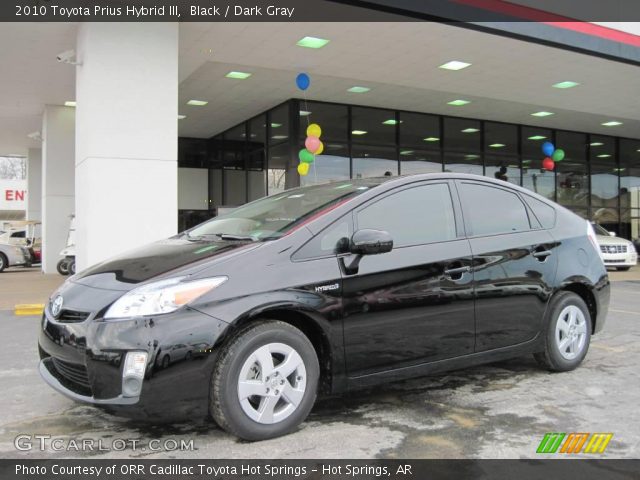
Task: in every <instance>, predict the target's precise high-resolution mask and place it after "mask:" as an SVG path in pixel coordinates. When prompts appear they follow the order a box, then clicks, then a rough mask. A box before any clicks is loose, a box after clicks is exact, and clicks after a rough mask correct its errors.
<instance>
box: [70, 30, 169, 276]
mask: <svg viewBox="0 0 640 480" xmlns="http://www.w3.org/2000/svg"><path fill="white" fill-rule="evenodd" d="M76 51H77V58H78V60H79V61H80V62H82V65H81V66H79V67H77V69H76V102H77V131H76V137H77V141H76V152H77V155H76V179H77V191H76V194H77V199H76V207H77V212H76V213H77V216H76V220H77V221H76V243H77V246H78V250H77V251H78V253H77V262H78V269H79V270H82V269H83V268H86V267H88V266H90V265H93V264H95V263H98V262H100V261H103V260H105V259H107V258H109V257H113V256H115V255H118V254H120V253H122V252H124V251H127V250H130V249H133V248H136V247H138V246H142V245H145V244H148V243H150V242H152V241H154V240H158V239H162V238H166V237H168V236H171V235H173V234H175V233H176V231H177V222H176V217H177V210H178V192H177V188H178V178H177V176H178V168H177V155H178V118H177V117H178V24H177V23H151V22H149V23H106V22H105V23H100V22H95V23H82V24H81V25H80V28H79V31H78V41H77V47H76Z"/></svg>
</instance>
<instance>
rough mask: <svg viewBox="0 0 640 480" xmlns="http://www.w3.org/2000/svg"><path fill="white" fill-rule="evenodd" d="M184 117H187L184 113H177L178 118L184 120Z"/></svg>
mask: <svg viewBox="0 0 640 480" xmlns="http://www.w3.org/2000/svg"><path fill="white" fill-rule="evenodd" d="M185 118H187V116H186V115H178V120H184V119H185Z"/></svg>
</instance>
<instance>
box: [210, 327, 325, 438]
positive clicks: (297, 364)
mask: <svg viewBox="0 0 640 480" xmlns="http://www.w3.org/2000/svg"><path fill="white" fill-rule="evenodd" d="M319 375H320V367H319V365H318V357H317V355H316V352H315V349H314V348H313V345H312V344H311V342H310V341H309V339H308V338H307V337H306V336H305V335H304V333H302V332H301V331H300V330H298V329H297V328H295V327H293V326H291V325H289V324H287V323H284V322H281V321H277V320H266V321H261V322H257V323H255V324H252V325H251V326H249V327H248V328H246V329H244V330H242V331H241V332H239V333H238V334H237V335H236V336H235V337H234V338H233V339H231V340H230V341H229V342H228V343H227V344H226V345H225V346H224V347H223V348H222V350H221V352H220V356H219V358H218V360H217V363H216V367H215V368H214V372H213V375H212V379H211V382H212V385H211V399H210V408H211V413H212V415H213V418H214V419H215V421H216V422H217V423H218V425H220V426H221V427H222V428H224V429H225V430H227V431H228V432H230V433H232V434H234V435H236V436H238V437H240V438H242V439H245V440H253V441H255V440H265V439H267V438H273V437H278V436H280V435H284V434H287V433H289V432H291V431H292V430H294V429H295V428H296V427H297V426H298V425H299V424H300V423H302V422H303V421H304V420H305V418H307V415H309V412H310V411H311V408H312V407H313V404H314V402H315V399H316V392H317V388H318V378H319Z"/></svg>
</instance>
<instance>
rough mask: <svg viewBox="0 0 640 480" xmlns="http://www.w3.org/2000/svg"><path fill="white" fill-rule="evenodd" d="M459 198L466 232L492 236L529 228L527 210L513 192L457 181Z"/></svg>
mask: <svg viewBox="0 0 640 480" xmlns="http://www.w3.org/2000/svg"><path fill="white" fill-rule="evenodd" d="M460 197H461V200H462V209H463V214H464V219H465V223H466V226H467V233H468V234H470V235H496V234H500V233H513V232H523V231H526V230H530V229H531V227H530V225H529V217H528V215H527V210H526V208H525V206H524V204H523V203H522V201H521V200H520V199H519V198H518V196H517V195H516V194H515V193H512V192H508V191H506V190H503V189H501V188H495V187H490V186H485V185H478V184H475V183H467V182H461V188H460Z"/></svg>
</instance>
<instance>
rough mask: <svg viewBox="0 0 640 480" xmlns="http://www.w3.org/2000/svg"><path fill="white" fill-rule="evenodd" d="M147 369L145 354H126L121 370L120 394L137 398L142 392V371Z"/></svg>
mask: <svg viewBox="0 0 640 480" xmlns="http://www.w3.org/2000/svg"><path fill="white" fill-rule="evenodd" d="M146 368H147V352H128V353H127V356H126V357H125V359H124V368H123V370H122V394H123V395H124V396H125V397H137V396H138V395H140V391H141V390H142V380H143V379H144V371H145V369H146Z"/></svg>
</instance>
